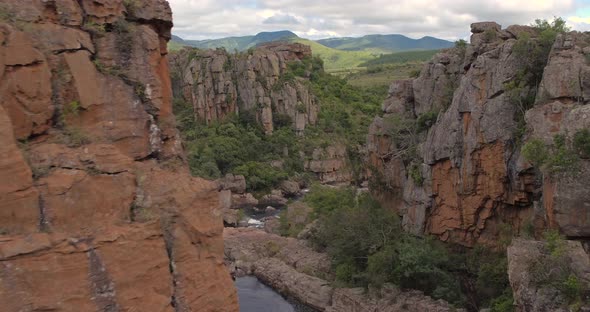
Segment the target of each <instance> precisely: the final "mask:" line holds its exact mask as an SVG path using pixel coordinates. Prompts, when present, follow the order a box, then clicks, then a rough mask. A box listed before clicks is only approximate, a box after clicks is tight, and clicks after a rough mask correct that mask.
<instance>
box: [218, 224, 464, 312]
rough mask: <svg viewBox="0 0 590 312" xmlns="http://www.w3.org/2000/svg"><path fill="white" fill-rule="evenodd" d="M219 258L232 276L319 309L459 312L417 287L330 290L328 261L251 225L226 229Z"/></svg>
mask: <svg viewBox="0 0 590 312" xmlns="http://www.w3.org/2000/svg"><path fill="white" fill-rule="evenodd" d="M224 237H225V258H226V261H227V262H228V266H229V267H230V270H234V272H235V274H252V275H255V276H256V277H258V278H259V279H260V280H262V281H263V282H264V283H266V284H268V285H269V286H271V287H272V288H274V289H275V290H277V291H279V292H280V293H282V294H283V295H286V296H292V297H294V298H296V299H297V300H299V301H301V302H303V303H305V304H307V305H309V306H311V307H313V308H316V309H318V310H320V311H330V312H356V311H386V312H398V311H399V312H401V311H408V312H409V311H415V312H417V311H440V312H443V311H462V310H457V309H455V308H454V307H451V306H450V305H449V304H448V303H446V302H444V301H442V300H433V299H432V298H430V297H428V296H425V295H424V294H423V293H421V292H419V291H400V290H399V289H397V288H395V287H393V286H390V287H385V288H384V289H383V290H382V291H380V292H379V294H377V293H375V294H372V295H367V294H366V293H365V292H364V290H362V289H349V288H334V287H332V285H331V281H332V280H333V276H332V274H331V272H330V269H331V268H330V263H331V262H330V259H329V258H328V256H327V255H326V254H322V253H317V252H315V251H313V250H312V249H311V248H309V247H307V246H306V244H305V242H304V241H301V240H297V239H294V238H285V237H281V236H278V235H275V234H269V233H266V232H264V231H262V230H258V229H252V228H226V229H225V230H224Z"/></svg>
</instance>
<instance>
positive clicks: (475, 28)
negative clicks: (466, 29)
mask: <svg viewBox="0 0 590 312" xmlns="http://www.w3.org/2000/svg"><path fill="white" fill-rule="evenodd" d="M501 29H502V26H500V25H499V24H498V23H496V22H479V23H473V24H471V32H472V33H474V34H479V33H483V32H485V31H486V30H492V31H494V32H499V31H500V30H501Z"/></svg>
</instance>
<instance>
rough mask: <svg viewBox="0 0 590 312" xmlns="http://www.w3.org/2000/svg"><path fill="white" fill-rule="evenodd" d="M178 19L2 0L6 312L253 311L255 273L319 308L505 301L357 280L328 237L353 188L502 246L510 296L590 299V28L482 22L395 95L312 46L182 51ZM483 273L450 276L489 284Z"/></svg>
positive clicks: (140, 5) (488, 245)
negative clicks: (240, 281)
mask: <svg viewBox="0 0 590 312" xmlns="http://www.w3.org/2000/svg"><path fill="white" fill-rule="evenodd" d="M172 27H173V20H172V11H171V9H170V6H169V4H168V2H167V1H165V0H146V1H129V0H89V1H85V0H83V1H74V0H47V1H40V0H39V1H38V0H27V1H20V0H4V1H2V2H1V3H0V101H1V102H0V104H1V105H0V129H1V130H2V132H1V133H2V136H1V137H0V141H1V142H0V149H1V150H2V151H3V153H2V154H3V155H4V157H2V158H1V159H0V181H2V182H1V184H0V303H1V306H2V308H1V309H3V311H4V310H5V311H9V312H13V311H14V312H16V311H113V312H114V311H170V312H172V311H176V312H186V311H203V312H206V311H239V309H240V308H239V303H238V296H237V293H236V290H235V287H234V283H233V281H232V275H233V276H244V275H253V276H256V277H257V278H258V279H259V280H260V281H262V282H263V283H264V284H266V285H268V286H270V287H271V288H273V289H274V290H276V291H278V292H279V293H281V294H283V295H285V296H288V297H292V298H295V299H296V300H298V301H299V302H301V303H302V304H304V305H306V306H307V307H309V308H312V309H315V310H318V311H329V312H360V311H386V312H397V311H499V310H485V309H487V308H489V307H490V305H491V304H492V303H493V302H492V303H490V301H489V300H488V301H486V302H485V304H484V303H483V301H478V299H472V298H458V299H457V300H455V301H453V302H451V299H449V298H453V297H452V295H450V294H449V293H451V292H450V291H447V292H446V293H443V294H441V292H439V291H435V290H434V289H427V290H424V289H420V290H416V289H413V288H411V287H405V286H403V285H402V286H400V285H394V283H391V281H390V280H385V281H382V283H380V284H379V285H376V284H375V285H374V284H373V283H371V282H372V281H374V280H375V279H373V280H370V281H371V282H366V284H367V285H364V286H366V287H355V286H358V285H357V284H355V283H354V282H355V280H354V278H358V276H361V275H362V274H360V272H355V274H356V273H358V274H357V275H356V276H355V275H354V274H352V273H350V272H348V271H347V272H344V271H345V270H344V269H343V268H346V269H350V266H347V265H349V264H348V263H344V264H343V263H337V262H336V260H337V259H336V260H335V258H337V257H334V249H333V248H332V249H331V247H333V246H330V245H329V244H328V243H326V239H324V241H321V240H320V239H319V238H318V237H320V236H321V235H324V234H322V231H324V232H325V231H326V229H330V223H329V220H330V217H332V218H336V217H339V216H340V215H338V214H337V211H335V210H337V208H336V209H335V210H334V209H333V207H331V206H330V208H329V209H328V208H323V209H324V210H322V207H324V206H327V204H326V202H328V200H324V199H323V197H321V196H323V193H322V192H326V193H329V192H337V190H340V189H347V190H351V191H350V194H353V195H351V197H350V198H348V197H345V196H341V194H340V193H334V194H336V195H334V196H333V197H335V198H337V199H341V200H342V201H343V202H344V201H347V202H348V204H350V205H351V207H350V211H352V212H354V213H356V212H357V210H355V209H361V208H363V207H364V206H362V205H363V198H364V197H363V196H369V197H371V198H374V199H375V202H376V205H377V204H378V205H379V210H375V211H379V213H383V216H384V218H385V217H387V218H389V217H391V218H392V220H393V219H395V220H398V218H399V225H400V231H399V232H396V231H395V230H393V229H392V230H390V231H389V233H385V230H382V233H379V235H381V234H382V236H383V241H387V240H388V239H389V238H390V237H395V236H399V237H403V242H402V243H400V245H401V246H403V244H407V243H408V242H410V244H411V242H417V244H424V245H419V246H421V247H418V248H423V249H424V250H426V249H428V248H431V247H430V246H436V248H439V247H440V246H442V247H440V248H442V249H444V250H450V252H449V255H450V256H448V258H449V259H448V262H449V263H451V262H453V261H455V258H453V255H458V254H460V255H466V254H469V253H470V252H474V251H477V250H485V252H488V251H489V254H492V253H493V254H496V253H499V254H501V259H502V261H505V264H506V265H505V268H504V269H505V272H501V274H502V276H503V278H504V279H505V280H506V283H508V285H502V287H504V286H506V287H507V289H508V291H507V292H508V293H503V295H506V296H508V297H509V299H507V300H506V302H509V306H510V309H511V310H503V311H588V310H590V297H589V296H590V287H589V286H590V256H589V253H590V191H589V189H588V186H589V185H590V175H589V174H590V132H589V129H590V105H588V101H589V98H590V95H588V93H590V34H589V33H582V32H576V31H554V30H553V29H549V31H554V32H555V34H554V36H552V37H550V38H549V39H547V38H548V37H547V35H546V34H547V31H548V29H540V28H539V27H533V26H518V25H513V26H508V27H507V28H502V26H500V25H499V24H497V23H495V22H481V23H474V24H472V25H471V33H472V34H471V38H470V42H469V43H467V42H458V43H457V44H456V45H455V47H453V48H450V49H445V50H441V51H439V52H438V53H437V54H436V55H435V56H434V57H433V58H432V59H431V60H430V61H428V62H426V63H425V64H423V66H422V68H421V70H420V72H419V73H417V75H416V77H414V78H407V79H401V80H396V81H392V82H391V84H390V86H389V88H388V90H387V92H385V93H384V94H381V93H378V92H377V91H374V90H370V91H359V89H355V88H352V87H350V86H349V85H348V84H347V82H346V80H344V79H340V78H337V77H334V76H332V75H330V74H328V73H326V72H325V71H324V68H323V63H322V60H321V59H320V58H318V57H317V56H316V55H313V53H312V50H311V48H310V47H309V46H306V45H303V44H301V43H293V42H283V41H281V42H271V43H265V44H261V45H259V46H256V47H254V48H251V49H249V50H247V51H241V52H238V51H235V52H228V51H226V50H224V49H215V50H202V49H196V48H189V47H186V48H183V49H180V50H179V51H174V52H171V51H168V42H169V41H170V39H171V29H172ZM351 99H352V100H351ZM371 103H377V105H378V106H375V105H373V104H371ZM371 105H372V106H371ZM351 186H352V187H351ZM310 190H311V191H310ZM329 194H332V193H329ZM346 196H348V195H346ZM318 198H319V199H318ZM318 203H319V204H318ZM340 203H341V202H340ZM371 203H373V202H371ZM321 205H324V206H321ZM371 207H372V206H371ZM371 209H377V208H370V209H369V208H367V209H366V210H365V211H373V210H371ZM251 211H255V212H256V213H257V214H259V215H262V216H263V217H259V218H258V217H257V218H258V219H255V218H254V216H253V215H251ZM347 211H348V210H347ZM383 211H384V212H383ZM351 215H352V216H360V217H359V220H358V223H362V222H367V223H368V224H371V219H367V220H365V219H363V218H362V217H363V216H364V215H355V214H351ZM344 216H347V215H345V214H344ZM379 216H381V215H379ZM252 220H253V221H252ZM332 220H333V219H332ZM248 221H252V222H253V223H251V224H250V226H249V224H248ZM348 221H349V222H348V223H347V222H345V220H342V223H341V224H342V227H346V226H347V225H351V224H352V226H350V228H351V229H352V230H356V228H354V224H353V223H354V222H355V221H356V220H348ZM322 222H325V223H324V224H322ZM395 222H397V221H395ZM395 222H393V221H392V224H393V223H395ZM375 224H377V223H375ZM395 224H396V225H397V223H395ZM252 225H254V226H252ZM379 225H381V224H380V223H379ZM385 225H389V224H385ZM352 230H351V231H352ZM318 233H320V234H318ZM330 233H331V232H330ZM336 233H338V234H339V232H336ZM548 233H549V234H548ZM551 233H553V234H554V236H551V235H552V234H551ZM331 234H333V233H331ZM358 236H360V235H356V237H358ZM367 236H370V235H369V234H367ZM338 238H341V237H338ZM328 240H329V239H328ZM318 242H320V243H318ZM322 244H323V245H322ZM429 244H431V245H429ZM318 246H320V247H318ZM385 246H386V243H383V246H381V247H379V246H373V245H371V246H364V247H366V249H367V250H369V251H370V252H371V254H370V255H369V256H373V255H374V254H378V253H379V252H382V251H384V250H385V251H387V250H386V249H387V248H385ZM396 246H397V245H396ZM338 247H341V246H338ZM397 247H399V246H397ZM397 247H396V248H397ZM432 248H433V249H435V247H432ZM412 250H413V249H412ZM428 250H429V249H428ZM436 250H438V249H436ZM396 252H397V253H399V250H397V249H396ZM485 252H484V258H485V255H487V254H485ZM394 254H395V252H394ZM386 255H388V254H386ZM419 255H422V254H419ZM445 255H446V254H445ZM410 256H413V254H412V255H410ZM384 257H385V256H384ZM396 257H397V255H396ZM416 257H417V258H418V259H422V258H419V256H416ZM445 257H446V256H445ZM373 259H377V258H373ZM383 259H389V258H387V257H385V258H383ZM395 259H396V261H397V260H399V259H400V258H395ZM539 259H545V260H539ZM378 260H379V259H377V260H366V261H365V262H370V263H373V262H371V261H375V262H379V261H378ZM400 261H401V260H400ZM462 261H463V260H462ZM551 261H554V262H551ZM382 262H387V261H385V260H383V261H382ZM456 262H460V261H456ZM464 262H465V263H468V260H465V261H464ZM370 263H369V264H366V263H365V264H366V266H367V272H368V273H366V272H364V273H366V274H367V275H370V273H371V272H370V267H371V266H370ZM379 263H381V262H379ZM535 263H538V264H535ZM556 263H561V264H565V266H558V265H557V264H556ZM553 267H558V268H559V269H558V271H559V272H557V273H559V274H561V275H559V278H562V277H563V278H565V280H564V281H561V280H560V281H559V285H558V286H555V285H556V284H555V283H551V282H552V281H550V279H555V278H556V277H555V276H554V275H550V274H549V273H548V274H549V275H546V276H545V275H543V276H541V277H539V275H540V273H539V272H542V271H544V270H545V271H549V270H548V268H553ZM339 268H340V269H339ZM436 269H437V270H438V269H439V267H436ZM351 270H352V269H351ZM478 270H479V269H478ZM490 270H492V269H490ZM481 271H485V269H481V270H480V271H478V272H481ZM343 272H344V273H343ZM449 272H450V273H449ZM465 272H467V273H465ZM470 272H471V271H469V270H468V269H466V268H464V267H460V268H459V269H456V268H451V269H448V272H446V273H445V274H447V273H448V274H451V275H454V277H455V278H456V280H457V284H456V285H457V286H459V285H460V287H459V288H464V289H467V290H465V291H464V293H465V294H467V295H465V297H469V296H470V295H472V294H474V293H476V291H474V290H473V289H475V288H476V287H477V286H475V285H474V284H475V283H476V282H474V280H475V279H474V278H473V276H472V275H473V274H471V273H470ZM345 273H346V274H349V275H350V276H353V277H354V278H353V277H350V276H348V275H347V276H346V278H349V279H348V280H347V282H346V283H344V282H343V281H342V276H344V275H345ZM422 273H423V274H424V275H420V276H422V277H425V279H426V276H428V275H431V276H434V275H433V274H439V273H440V272H432V271H425V273H424V272H421V274H422ZM564 274H565V275H564ZM401 275H403V274H401ZM562 275H564V276H562ZM437 276H438V275H437ZM441 276H447V275H441ZM362 278H366V276H365V275H363V276H362ZM372 278H374V276H373V277H372ZM359 279H360V278H359ZM363 282H364V280H363ZM441 282H442V281H441ZM566 282H567V285H569V286H568V287H569V288H563V287H562V286H560V285H562V284H566ZM573 284H575V285H574V286H575V287H576V288H575V289H574V290H572V289H573V286H571V285H573ZM465 285H467V286H465ZM560 287H561V288H560ZM502 291H504V289H501V292H502ZM572 292H573V294H572ZM473 296H474V297H475V296H476V295H473ZM486 300H487V299H486ZM492 301H493V300H492ZM458 302H460V303H462V305H460V304H458ZM576 309H577V310H576Z"/></svg>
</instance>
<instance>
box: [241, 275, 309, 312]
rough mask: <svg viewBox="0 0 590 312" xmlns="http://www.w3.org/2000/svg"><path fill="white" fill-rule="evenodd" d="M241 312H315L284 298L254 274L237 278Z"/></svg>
mask: <svg viewBox="0 0 590 312" xmlns="http://www.w3.org/2000/svg"><path fill="white" fill-rule="evenodd" d="M235 284H236V288H237V290H238V298H239V300H240V312H315V310H313V309H311V308H309V307H307V306H304V305H301V304H299V303H297V302H295V301H293V300H287V299H285V298H283V296H281V295H280V294H279V293H277V292H276V291H274V290H273V289H272V288H270V287H268V286H266V285H264V284H263V283H261V282H260V281H259V280H258V279H257V278H256V277H254V276H244V277H239V278H237V279H236V282H235Z"/></svg>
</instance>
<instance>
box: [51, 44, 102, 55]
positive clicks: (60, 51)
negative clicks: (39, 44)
mask: <svg viewBox="0 0 590 312" xmlns="http://www.w3.org/2000/svg"><path fill="white" fill-rule="evenodd" d="M78 51H88V52H89V53H90V54H94V52H92V51H90V49H88V48H87V47H85V46H82V45H81V46H80V47H79V48H77V49H59V50H55V51H53V54H54V55H60V54H63V53H74V52H78Z"/></svg>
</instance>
